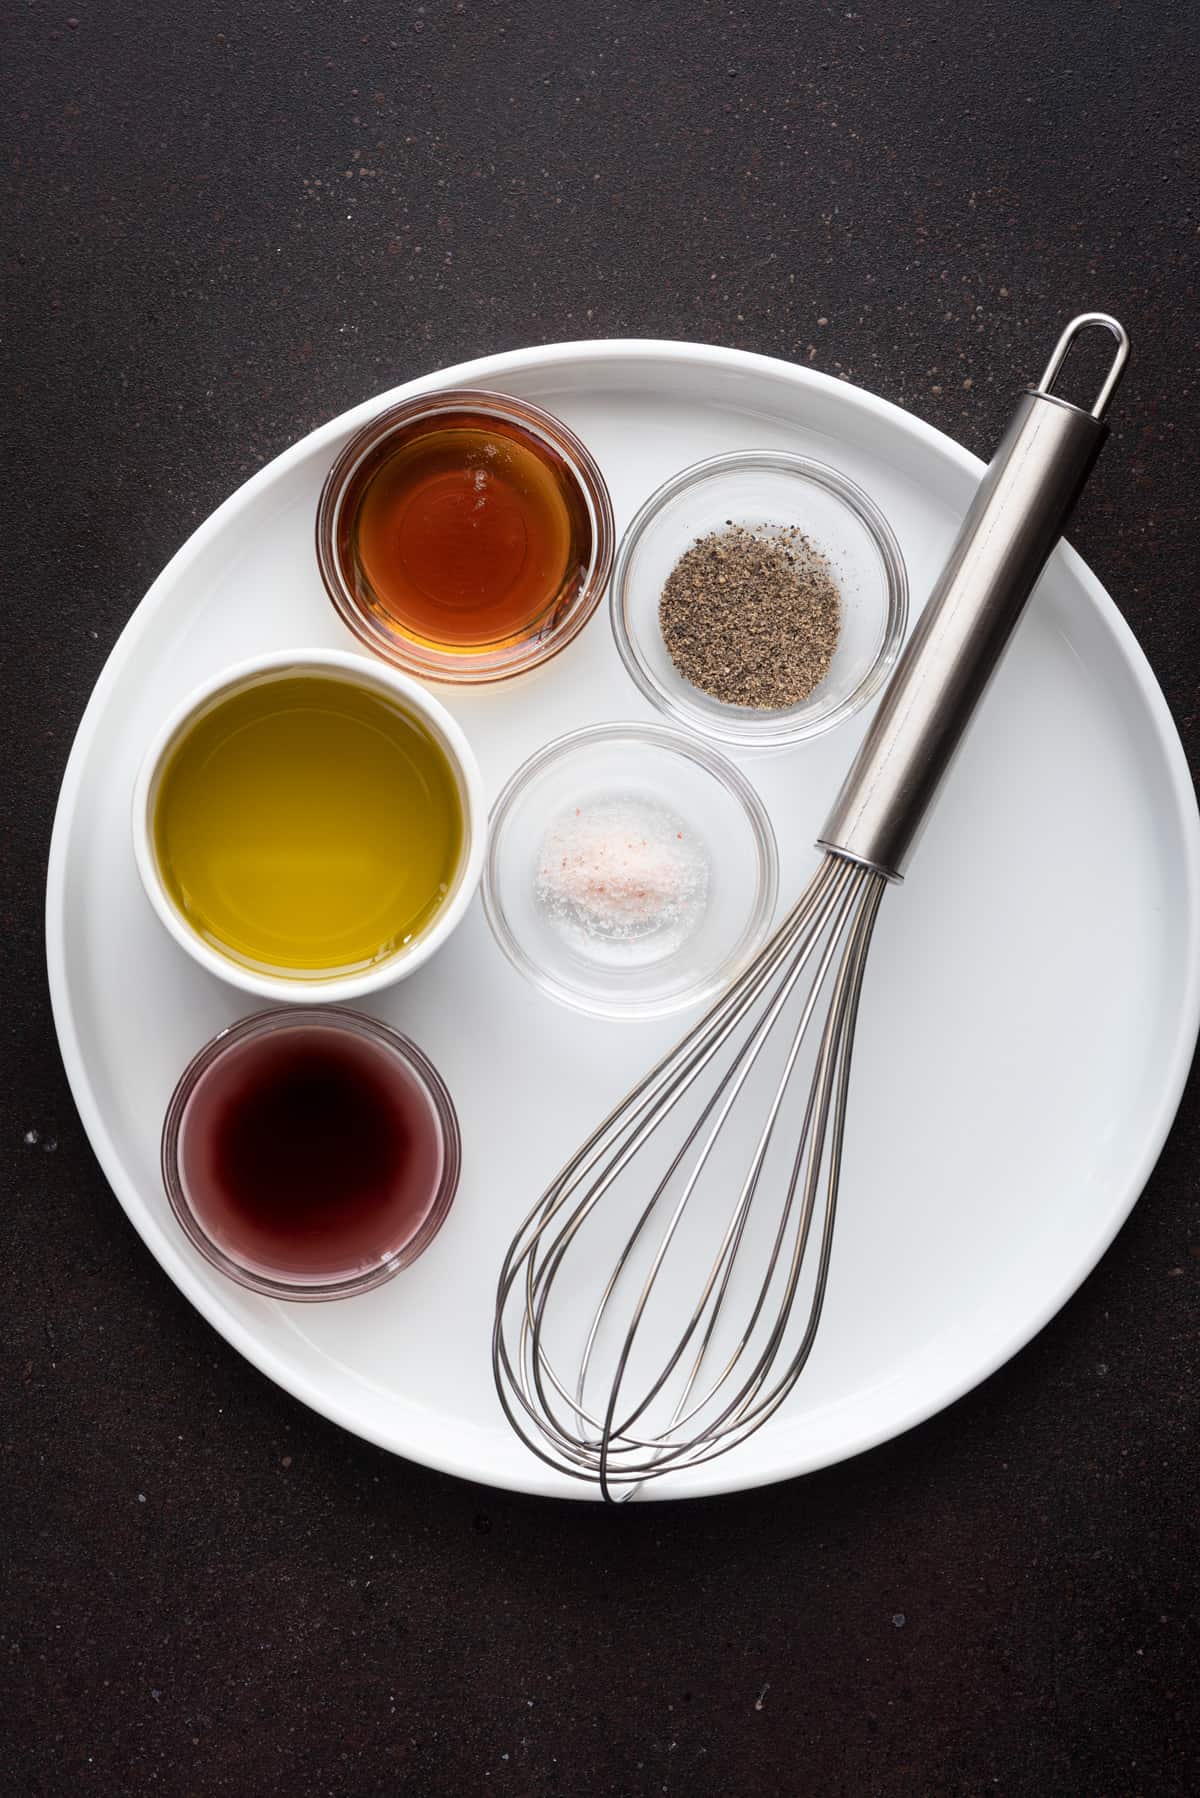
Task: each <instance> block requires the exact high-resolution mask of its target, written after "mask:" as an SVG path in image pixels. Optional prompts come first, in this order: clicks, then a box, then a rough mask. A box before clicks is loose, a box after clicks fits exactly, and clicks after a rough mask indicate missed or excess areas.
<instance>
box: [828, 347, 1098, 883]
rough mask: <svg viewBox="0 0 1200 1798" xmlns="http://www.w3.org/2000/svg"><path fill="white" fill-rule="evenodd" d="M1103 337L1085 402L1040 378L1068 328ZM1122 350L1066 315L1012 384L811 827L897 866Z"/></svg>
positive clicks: (842, 847) (843, 846) (845, 849)
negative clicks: (825, 809) (862, 723)
mask: <svg viewBox="0 0 1200 1798" xmlns="http://www.w3.org/2000/svg"><path fill="white" fill-rule="evenodd" d="M1093 325H1099V326H1102V327H1103V328H1104V329H1105V330H1106V331H1109V332H1111V333H1112V335H1113V336H1114V337H1115V338H1116V340H1117V349H1116V353H1115V355H1114V357H1113V361H1112V365H1111V367H1110V369H1109V372H1108V376H1107V378H1106V380H1105V382H1104V385H1103V387H1102V388H1101V390H1100V393H1099V395H1098V397H1097V399H1096V403H1095V405H1094V406H1093V408H1092V410H1091V411H1090V412H1087V411H1085V410H1084V409H1083V408H1082V407H1081V406H1075V405H1072V404H1071V402H1070V401H1069V400H1064V399H1061V398H1060V397H1059V396H1058V395H1057V394H1056V393H1054V392H1053V391H1052V389H1053V386H1054V382H1055V380H1056V378H1057V376H1058V373H1059V370H1060V369H1061V367H1062V364H1063V362H1064V361H1065V359H1066V356H1067V352H1068V351H1069V350H1070V348H1071V345H1072V344H1073V343H1074V341H1075V339H1076V338H1077V337H1078V336H1079V334H1080V332H1081V331H1084V330H1087V329H1088V328H1089V327H1091V326H1093ZM1128 358H1129V338H1128V336H1127V335H1126V333H1125V330H1124V328H1123V327H1122V326H1121V325H1120V324H1118V322H1117V320H1116V319H1115V318H1110V317H1109V315H1108V314H1107V313H1106V312H1085V313H1082V314H1081V315H1080V316H1079V317H1078V318H1075V319H1072V321H1071V323H1070V324H1069V325H1068V326H1067V328H1066V330H1065V331H1064V332H1063V334H1062V336H1061V337H1060V338H1059V340H1058V343H1057V344H1056V345H1055V349H1054V353H1053V355H1052V356H1051V358H1050V360H1049V362H1048V363H1047V365H1046V371H1045V373H1044V374H1043V376H1042V379H1041V381H1040V382H1039V384H1038V386H1037V387H1034V388H1030V389H1028V390H1027V391H1026V392H1025V393H1023V394H1022V395H1021V398H1020V399H1019V401H1018V403H1017V408H1016V411H1015V413H1014V414H1013V418H1012V421H1011V423H1010V424H1009V427H1008V430H1007V432H1006V433H1005V436H1004V440H1003V442H1002V443H1001V445H1000V448H999V449H998V450H997V452H996V454H995V456H994V457H993V459H992V461H991V463H990V465H989V467H988V469H987V472H986V474H985V475H984V477H983V480H982V481H981V482H980V485H979V491H978V493H977V494H976V495H975V498H974V500H973V502H972V504H971V509H970V511H969V512H968V513H967V516H966V519H965V520H964V522H963V527H962V530H961V531H960V532H959V534H958V539H957V541H956V542H955V545H954V548H953V549H952V550H951V552H950V558H949V560H948V561H947V563H946V566H945V568H944V569H943V571H942V574H941V577H940V579H939V581H938V583H937V586H936V587H935V588H934V590H933V593H932V594H931V596H930V599H929V602H928V604H927V605H926V607H925V610H924V611H923V612H922V614H921V617H920V619H919V620H918V623H917V626H916V629H915V630H914V631H913V634H912V637H911V638H910V639H909V642H908V644H907V645H906V647H905V649H904V653H903V654H902V655H901V657H900V661H899V663H898V664H897V667H896V672H895V674H894V675H893V676H892V679H891V681H890V683H889V684H888V687H887V690H886V692H885V693H884V696H883V699H882V700H881V702H880V705H879V709H878V711H877V712H876V714H875V717H874V720H873V721H872V724H871V728H870V730H869V731H868V733H867V736H866V740H865V741H864V743H863V746H862V748H861V749H860V750H859V752H858V756H857V757H856V759H855V762H854V765H853V767H852V768H851V770H850V773H849V774H848V776H847V777H846V781H845V784H844V785H843V787H842V790H841V792H840V793H839V795H838V797H837V800H836V802H835V804H834V807H833V810H832V811H831V812H830V814H829V817H828V818H827V820H826V823H825V828H824V830H823V831H822V832H821V835H820V838H819V839H818V840H819V842H820V845H821V847H822V848H825V849H832V850H836V851H837V852H838V853H839V854H841V855H844V856H846V857H848V858H849V859H850V860H851V861H856V862H862V863H865V864H866V865H867V866H868V867H872V868H876V869H878V870H879V872H880V873H881V874H885V875H886V876H887V877H888V879H889V880H901V879H903V876H904V873H905V870H906V868H907V865H908V860H909V857H910V855H911V854H912V851H913V848H914V846H915V844H916V841H917V838H918V835H919V833H920V830H921V826H922V824H923V823H924V821H925V818H926V815H927V813H928V811H929V808H930V806H931V804H932V802H933V800H934V798H935V796H936V794H937V792H938V790H939V788H940V786H941V784H942V781H943V779H944V777H945V775H946V772H947V769H948V768H949V766H950V763H951V761H952V759H953V756H954V752H955V750H956V749H957V748H958V745H959V743H960V741H961V740H962V736H963V733H964V731H965V730H966V728H967V725H968V724H969V723H970V721H971V718H972V716H973V715H974V712H975V708H976V707H977V706H978V704H979V701H980V699H981V698H982V697H983V693H984V690H985V688H986V687H987V684H988V682H989V681H990V679H991V677H992V675H993V674H994V673H995V671H996V668H997V665H998V664H999V661H1000V658H1001V656H1002V655H1003V653H1004V650H1005V647H1006V646H1007V644H1008V640H1009V638H1010V637H1011V635H1012V632H1013V627H1014V626H1015V625H1016V623H1017V620H1018V619H1019V618H1020V616H1021V612H1022V610H1023V609H1024V606H1025V602H1026V600H1027V599H1028V598H1029V595H1030V593H1031V592H1032V590H1033V587H1034V584H1035V583H1036V581H1037V578H1038V576H1039V575H1040V574H1041V572H1042V569H1043V568H1044V566H1045V564H1046V559H1047V557H1048V556H1049V554H1050V552H1051V550H1052V549H1053V548H1054V546H1055V544H1056V543H1057V542H1058V539H1059V537H1060V536H1061V534H1062V531H1063V527H1064V525H1065V524H1066V521H1067V518H1068V517H1069V515H1070V513H1071V509H1072V507H1073V506H1074V504H1075V501H1076V500H1077V499H1078V497H1079V495H1080V492H1081V491H1082V489H1083V485H1084V482H1085V481H1086V480H1087V477H1088V475H1089V474H1090V473H1091V470H1092V465H1093V463H1094V462H1095V460H1096V457H1097V456H1098V455H1099V453H1100V450H1101V448H1102V447H1103V444H1104V440H1105V438H1106V437H1107V435H1108V426H1107V425H1106V424H1105V423H1104V414H1105V411H1106V409H1107V406H1108V403H1109V401H1110V400H1111V398H1112V396H1113V393H1114V392H1115V390H1116V386H1117V383H1118V381H1119V380H1120V378H1121V375H1122V374H1123V372H1124V369H1125V364H1126V362H1127V360H1128Z"/></svg>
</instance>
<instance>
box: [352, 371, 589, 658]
mask: <svg viewBox="0 0 1200 1798" xmlns="http://www.w3.org/2000/svg"><path fill="white" fill-rule="evenodd" d="M455 415H458V416H460V417H469V418H470V419H471V420H472V421H474V422H480V421H482V422H484V423H486V421H487V420H488V419H493V420H496V421H497V422H498V423H500V424H501V425H503V424H509V425H516V426H518V427H519V428H520V429H521V430H522V431H525V432H528V433H530V434H531V435H532V436H534V437H538V438H540V439H541V440H542V441H543V442H544V443H546V444H547V445H548V446H549V448H550V449H551V450H552V451H553V452H554V453H555V455H556V456H558V457H559V458H560V459H561V460H562V462H563V463H564V464H565V466H566V468H567V470H568V472H569V474H570V475H571V476H572V478H573V479H574V482H575V485H576V487H577V488H578V491H579V494H580V497H581V498H582V500H583V503H584V506H585V508H586V511H587V515H588V520H589V522H590V525H591V533H592V552H591V557H590V559H589V561H588V565H587V567H586V568H585V569H584V571H583V574H582V577H581V578H580V580H579V584H578V586H577V587H576V588H575V591H574V593H573V594H571V595H570V596H569V597H568V598H566V599H564V600H562V601H561V602H560V603H559V604H558V605H557V606H556V607H555V609H554V611H553V612H552V613H551V614H550V616H549V617H548V619H547V620H546V621H545V623H544V624H543V626H542V627H541V629H540V630H539V631H537V632H536V633H535V634H534V635H532V636H530V637H526V638H523V639H522V640H521V641H520V642H515V643H514V642H508V643H503V644H499V645H497V646H495V647H492V648H484V649H479V650H453V649H441V648H438V647H436V646H435V645H433V644H429V643H421V642H417V641H415V640H414V639H413V638H411V637H407V636H404V635H402V634H401V633H400V631H399V630H396V631H390V630H388V629H387V627H386V625H385V624H384V623H383V621H382V620H381V619H380V618H379V616H378V615H377V613H376V612H375V611H374V610H373V608H372V607H371V606H370V604H369V603H367V601H366V599H365V598H364V596H363V595H362V594H361V593H359V592H358V591H356V589H355V587H353V586H352V585H351V584H350V583H349V582H348V581H347V579H346V575H345V572H344V570H343V567H342V562H341V558H340V556H339V554H338V539H339V536H340V526H341V513H342V503H343V501H344V499H345V497H346V495H347V492H348V491H349V489H350V487H351V484H352V482H353V478H354V475H355V472H356V470H357V469H358V468H359V466H360V464H361V463H362V462H363V461H364V459H365V458H366V457H367V456H369V455H371V454H372V453H373V452H374V451H375V450H376V449H378V447H379V445H380V444H381V443H384V442H386V440H387V439H388V438H389V437H394V436H398V435H399V434H400V433H401V432H404V433H405V434H409V433H411V432H412V430H413V427H414V426H419V425H420V424H421V423H422V421H424V420H428V423H429V425H430V428H433V427H435V426H444V425H445V421H446V419H447V417H448V416H455ZM615 539H616V529H615V526H614V524H613V511H612V501H611V500H610V498H609V494H608V487H607V485H606V484H605V480H604V476H603V475H602V474H601V472H600V468H599V465H598V463H597V462H596V460H595V458H594V457H593V456H592V454H591V452H590V450H589V449H588V448H587V447H586V445H585V444H583V443H582V442H581V441H580V439H579V438H578V437H576V435H575V433H574V431H572V430H570V429H569V428H568V427H567V426H566V425H565V424H563V423H562V421H561V420H560V419H557V418H555V417H553V416H552V414H551V413H549V412H543V410H542V408H541V407H540V406H535V405H533V404H532V403H531V402H530V401H529V400H520V399H515V398H513V397H512V395H510V394H504V393H492V392H489V391H486V390H485V389H483V388H478V389H477V388H469V387H455V388H448V389H445V390H443V391H442V392H440V393H436V392H435V393H425V394H421V395H420V396H419V397H418V398H416V399H411V400H402V401H401V402H400V404H399V405H396V406H389V407H388V409H387V411H385V412H381V413H380V414H379V416H378V417H377V418H373V419H371V420H370V422H369V423H367V424H365V425H364V426H363V427H362V429H361V430H360V431H356V432H355V434H354V436H353V437H352V438H351V439H350V441H349V443H347V444H346V446H345V448H344V449H343V450H342V452H341V454H340V455H339V457H338V458H337V461H336V462H335V463H334V465H333V467H332V468H331V469H330V471H329V473H328V475H327V476H326V479H325V485H324V487H323V488H322V490H321V498H320V501H319V502H318V505H317V565H318V567H319V569H320V571H321V579H322V580H323V581H324V583H325V588H326V591H327V592H328V594H329V597H330V599H331V600H332V601H333V603H334V606H335V607H336V608H337V611H338V613H339V614H340V616H341V618H342V620H343V622H344V623H345V624H348V625H349V627H350V629H351V630H352V631H353V632H354V634H355V636H356V637H358V638H359V639H360V641H361V642H363V643H365V644H366V646H367V648H368V649H371V650H374V652H375V654H376V655H379V656H382V657H383V658H384V659H385V661H389V662H394V663H395V664H396V666H397V667H398V668H404V669H406V670H407V671H408V673H410V674H416V675H419V676H420V677H421V679H422V680H440V681H453V682H455V683H457V684H460V685H461V684H465V685H471V684H475V683H478V682H482V681H495V680H507V679H508V678H509V676H511V675H514V674H524V673H525V671H526V670H527V669H529V668H534V667H536V666H537V664H538V663H539V662H545V661H548V660H549V658H550V657H551V656H553V655H557V654H558V652H559V650H560V649H565V648H566V646H567V644H568V643H570V642H571V641H572V640H573V639H574V638H575V637H577V636H578V635H579V633H580V631H581V630H582V629H583V627H584V625H585V624H586V623H587V621H588V619H589V618H590V617H591V615H592V613H593V612H594V611H595V609H596V607H597V605H598V604H599V603H600V600H601V598H602V596H603V593H604V589H605V587H606V585H607V583H608V577H609V573H610V571H611V569H612V559H613V544H614V542H615Z"/></svg>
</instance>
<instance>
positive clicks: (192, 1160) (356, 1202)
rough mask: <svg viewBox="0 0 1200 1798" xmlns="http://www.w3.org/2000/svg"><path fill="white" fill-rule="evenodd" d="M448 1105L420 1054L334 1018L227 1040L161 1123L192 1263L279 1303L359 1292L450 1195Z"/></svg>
mask: <svg viewBox="0 0 1200 1798" xmlns="http://www.w3.org/2000/svg"><path fill="white" fill-rule="evenodd" d="M460 1160H461V1146H460V1139H459V1131H458V1120H457V1118H456V1116H455V1111H454V1105H453V1103H452V1101H451V1098H450V1094H449V1093H448V1092H447V1090H446V1087H445V1084H444V1083H443V1081H442V1078H441V1076H440V1075H439V1074H438V1072H437V1069H436V1068H435V1067H434V1066H433V1064H432V1063H431V1062H430V1061H429V1060H428V1059H427V1057H426V1056H425V1055H423V1054H422V1052H421V1050H420V1049H418V1048H417V1046H416V1044H415V1043H412V1042H410V1041H409V1040H408V1038H407V1037H405V1036H402V1035H401V1034H400V1033H399V1031H396V1030H393V1029H391V1028H390V1026H389V1025H387V1024H383V1023H380V1022H379V1020H378V1019H376V1018H371V1017H366V1016H364V1015H363V1014H362V1013H360V1012H355V1011H347V1010H344V1009H342V1008H341V1007H338V1006H332V1005H320V1006H311V1007H306V1006H286V1007H279V1008H277V1009H274V1010H271V1011H263V1012H258V1013H256V1014H255V1015H254V1016H253V1017H249V1018H243V1019H242V1020H241V1021H240V1023H237V1024H233V1025H232V1026H231V1027H230V1028H229V1029H228V1030H223V1031H222V1032H221V1033H220V1035H219V1036H216V1037H214V1038H213V1040H212V1041H211V1042H210V1043H207V1044H206V1045H205V1047H204V1048H203V1049H201V1050H200V1052H199V1054H197V1055H196V1056H195V1057H194V1058H193V1060H192V1061H191V1063H190V1064H189V1066H188V1067H187V1069H186V1070H185V1072H184V1074H183V1077H182V1078H181V1080H180V1082H179V1084H178V1086H177V1087H176V1089H175V1093H174V1095H173V1097H172V1099H171V1103H170V1105H169V1106H168V1108H167V1115H166V1119H165V1122H164V1124H163V1137H162V1172H163V1182H164V1185H165V1186H166V1190H167V1197H168V1199H169V1200H170V1204H171V1209H172V1210H173V1211H174V1213H175V1216H176V1218H177V1219H178V1221H179V1223H180V1225H181V1226H182V1228H183V1230H184V1233H185V1234H186V1235H187V1237H188V1238H189V1240H190V1241H191V1243H192V1244H193V1246H194V1247H195V1248H197V1249H198V1250H199V1251H200V1253H201V1254H202V1255H203V1256H204V1257H205V1258H206V1259H207V1260H208V1261H210V1262H211V1263H212V1265H213V1266H214V1267H215V1268H218V1269H219V1270H220V1272H221V1273H223V1274H226V1275H227V1276H228V1277H229V1278H230V1279H231V1280H236V1281H237V1282H238V1284H239V1285H241V1286H247V1287H249V1288H250V1289H251V1290H252V1291H254V1292H261V1293H265V1294H267V1295H269V1296H270V1297H272V1298H278V1299H300V1300H312V1299H338V1298H349V1297H351V1296H352V1295H353V1294H355V1293H360V1292H369V1291H370V1290H371V1289H372V1287H375V1286H380V1285H382V1284H383V1282H384V1281H385V1280H390V1279H391V1278H392V1276H393V1275H394V1274H397V1273H399V1272H400V1270H401V1269H402V1268H405V1267H408V1266H409V1265H410V1264H411V1263H412V1262H413V1261H415V1260H416V1258H417V1256H418V1255H420V1254H422V1253H423V1252H424V1250H425V1249H427V1248H428V1246H429V1244H430V1243H431V1242H432V1241H433V1238H434V1237H435V1236H436V1235H437V1232H438V1230H439V1229H440V1228H441V1226H442V1224H443V1222H444V1221H445V1218H446V1214H447V1212H448V1211H449V1209H450V1205H451V1202H452V1200H453V1198H454V1193H455V1189H456V1188H457V1185H458V1175H459V1166H460Z"/></svg>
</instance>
